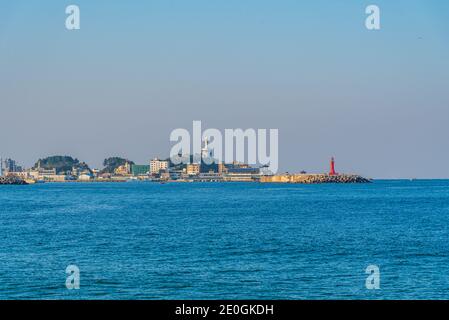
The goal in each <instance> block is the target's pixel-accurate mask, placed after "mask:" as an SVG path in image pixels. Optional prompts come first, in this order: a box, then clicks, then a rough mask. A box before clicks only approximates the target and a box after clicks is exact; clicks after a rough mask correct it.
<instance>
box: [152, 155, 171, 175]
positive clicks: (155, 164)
mask: <svg viewBox="0 0 449 320" xmlns="http://www.w3.org/2000/svg"><path fill="white" fill-rule="evenodd" d="M167 169H168V161H166V160H159V159H158V158H155V159H153V160H151V161H150V174H154V173H159V171H161V170H167Z"/></svg>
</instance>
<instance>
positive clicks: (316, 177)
mask: <svg viewBox="0 0 449 320" xmlns="http://www.w3.org/2000/svg"><path fill="white" fill-rule="evenodd" d="M260 182H262V183H303V184H317V183H370V182H371V180H370V179H367V178H364V177H362V176H359V175H353V174H338V175H329V174H281V175H274V176H263V177H261V178H260Z"/></svg>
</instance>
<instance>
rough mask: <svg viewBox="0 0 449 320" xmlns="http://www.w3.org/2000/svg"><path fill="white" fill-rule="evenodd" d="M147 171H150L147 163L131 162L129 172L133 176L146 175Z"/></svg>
mask: <svg viewBox="0 0 449 320" xmlns="http://www.w3.org/2000/svg"><path fill="white" fill-rule="evenodd" d="M149 173H150V166H149V165H140V164H133V165H132V166H131V174H132V175H133V176H135V177H137V176H145V175H148V174H149Z"/></svg>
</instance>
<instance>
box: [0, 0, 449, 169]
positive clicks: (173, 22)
mask: <svg viewBox="0 0 449 320" xmlns="http://www.w3.org/2000/svg"><path fill="white" fill-rule="evenodd" d="M42 2H44V1H31V0H29V1H22V0H15V1H2V2H1V3H0V121H1V122H0V155H1V156H3V157H12V158H14V159H16V160H18V161H19V162H20V163H22V164H23V165H25V166H30V165H32V164H33V163H34V161H35V160H36V159H37V158H39V157H44V156H47V155H55V154H62V155H66V154H67V155H72V156H74V157H77V158H79V159H80V160H83V161H86V162H88V163H89V164H90V165H91V167H100V165H101V163H102V160H103V159H104V158H105V157H108V156H114V155H118V156H124V157H127V158H129V159H131V160H133V161H135V162H136V163H147V162H148V161H149V159H150V158H152V157H154V156H168V155H169V150H170V148H171V146H172V143H170V141H169V135H170V132H171V131H172V130H173V129H175V128H187V129H190V130H191V127H192V121H193V120H201V121H202V122H203V127H206V128H218V129H225V128H244V129H245V128H256V129H257V128H277V129H279V140H280V150H279V165H280V169H281V171H291V172H295V171H296V172H297V171H300V170H306V171H309V172H322V171H325V170H327V166H328V160H329V158H330V157H331V156H335V157H336V160H337V169H338V170H339V171H345V172H355V173H360V174H363V175H366V176H369V177H374V178H379V177H386V178H400V177H409V178H411V177H415V178H420V177H428V178H438V177H441V178H444V177H445V178H449V160H448V159H449V142H448V137H449V1H443V0H441V1H440V0H426V1H425V0H396V1H378V0H376V1H374V0H373V1H361V0H360V1H356V0H333V1H331V0H328V1H324V0H318V1H317V0H314V1H299V0H295V1H293V0H271V1H267V0H220V1H218V0H148V1H124V0H122V1H99V0H89V1H87V0H77V1H75V0H74V1H70V2H69V1H61V0H58V1H56V0H54V1H45V2H44V3H42ZM69 4H77V5H78V6H79V7H80V9H81V30H77V31H68V30H66V29H65V19H66V14H65V8H66V6H67V5H69ZM370 4H376V5H378V6H379V7H380V9H381V30H379V31H369V30H367V29H366V28H365V18H366V14H365V8H366V6H368V5H370Z"/></svg>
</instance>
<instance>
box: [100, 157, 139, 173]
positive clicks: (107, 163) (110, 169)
mask: <svg viewBox="0 0 449 320" xmlns="http://www.w3.org/2000/svg"><path fill="white" fill-rule="evenodd" d="M127 162H128V163H129V164H130V165H133V164H134V162H133V161H130V160H128V159H124V158H120V157H110V158H107V159H104V161H103V166H104V169H103V170H101V173H114V170H115V169H117V168H118V167H120V166H123V165H124V164H125V163H127Z"/></svg>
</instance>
